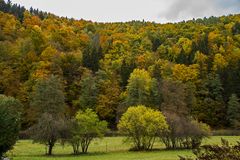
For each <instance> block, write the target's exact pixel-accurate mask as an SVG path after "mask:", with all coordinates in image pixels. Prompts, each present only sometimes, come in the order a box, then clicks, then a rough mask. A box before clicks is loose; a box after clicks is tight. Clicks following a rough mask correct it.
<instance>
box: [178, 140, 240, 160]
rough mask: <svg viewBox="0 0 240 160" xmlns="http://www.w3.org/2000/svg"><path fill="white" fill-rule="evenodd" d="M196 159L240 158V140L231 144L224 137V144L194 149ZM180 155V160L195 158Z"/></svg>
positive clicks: (222, 159) (226, 159)
mask: <svg viewBox="0 0 240 160" xmlns="http://www.w3.org/2000/svg"><path fill="white" fill-rule="evenodd" d="M193 153H194V155H195V156H196V157H197V158H196V159H195V160H240V142H237V144H236V145H234V146H230V145H229V143H228V141H226V140H224V139H222V146H218V145H205V146H202V147H201V148H200V149H197V150H194V151H193ZM179 157H180V160H194V159H193V158H189V157H188V158H186V157H181V156H179Z"/></svg>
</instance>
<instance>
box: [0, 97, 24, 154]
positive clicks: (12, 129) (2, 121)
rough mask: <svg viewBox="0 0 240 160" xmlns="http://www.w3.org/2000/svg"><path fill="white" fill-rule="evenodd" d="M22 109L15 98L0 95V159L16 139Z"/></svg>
mask: <svg viewBox="0 0 240 160" xmlns="http://www.w3.org/2000/svg"><path fill="white" fill-rule="evenodd" d="M22 107H23V106H22V104H21V103H20V102H19V101H18V100H16V99H15V98H13V97H7V96H4V95H0V128H1V129H0V158H1V157H2V156H3V154H4V153H5V152H7V151H8V150H10V149H12V147H13V146H14V144H15V143H16V141H17V139H18V134H19V131H20V111H21V109H22Z"/></svg>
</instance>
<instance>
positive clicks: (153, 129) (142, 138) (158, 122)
mask: <svg viewBox="0 0 240 160" xmlns="http://www.w3.org/2000/svg"><path fill="white" fill-rule="evenodd" d="M118 128H119V130H120V132H121V133H123V134H125V135H127V140H128V141H130V142H132V143H133V145H134V149H135V150H151V149H152V147H153V145H154V143H155V141H156V138H157V137H158V136H159V135H160V134H162V133H163V132H164V131H166V130H167V129H168V125H167V122H166V120H165V117H164V116H163V114H162V113H161V112H159V111H155V110H153V109H150V108H147V107H145V106H133V107H129V108H128V110H127V112H126V113H124V114H123V116H122V117H121V119H120V121H119V124H118Z"/></svg>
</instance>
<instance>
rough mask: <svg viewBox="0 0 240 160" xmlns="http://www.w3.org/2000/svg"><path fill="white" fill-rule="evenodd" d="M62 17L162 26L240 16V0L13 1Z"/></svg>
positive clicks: (13, 0)
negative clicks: (212, 17) (157, 24)
mask: <svg viewBox="0 0 240 160" xmlns="http://www.w3.org/2000/svg"><path fill="white" fill-rule="evenodd" d="M12 2H13V3H19V4H21V5H24V6H25V7H26V8H30V6H32V7H33V8H39V9H41V10H43V11H48V12H51V13H54V14H56V15H58V16H67V17H69V18H76V19H81V18H83V19H86V20H92V21H97V22H120V21H121V22H125V21H131V20H143V19H144V20H146V21H155V22H160V23H165V22H177V21H182V20H189V19H192V18H202V17H209V16H221V15H228V14H234V13H240V0H12Z"/></svg>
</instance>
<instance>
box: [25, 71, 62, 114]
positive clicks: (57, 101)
mask: <svg viewBox="0 0 240 160" xmlns="http://www.w3.org/2000/svg"><path fill="white" fill-rule="evenodd" d="M30 105H31V106H32V107H34V108H36V109H37V110H38V111H39V114H42V113H49V114H52V115H58V114H59V113H63V112H64V109H65V102H64V93H63V87H62V85H61V82H60V80H59V79H58V78H57V77H56V76H54V75H51V76H50V77H49V78H46V79H45V78H44V79H40V80H38V82H37V84H36V85H35V87H34V91H33V92H32V95H31V102H30Z"/></svg>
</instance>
